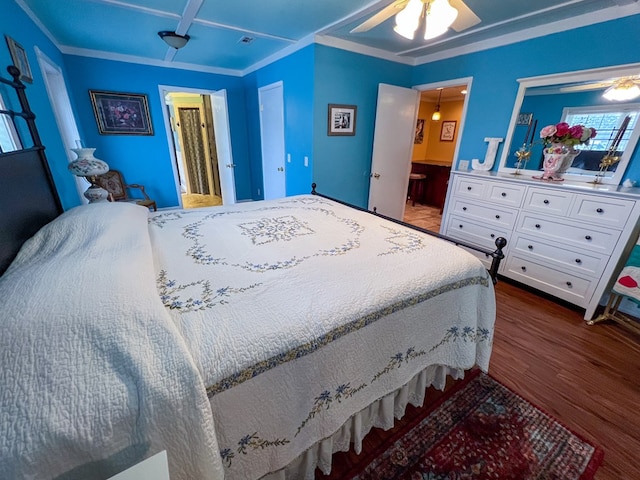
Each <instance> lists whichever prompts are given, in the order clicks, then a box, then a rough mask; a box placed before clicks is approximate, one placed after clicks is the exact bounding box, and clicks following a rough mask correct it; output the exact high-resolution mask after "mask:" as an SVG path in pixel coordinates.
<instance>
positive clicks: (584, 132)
mask: <svg viewBox="0 0 640 480" xmlns="http://www.w3.org/2000/svg"><path fill="white" fill-rule="evenodd" d="M595 136H596V129H595V128H590V127H585V126H584V125H574V126H572V127H571V126H569V124H568V123H566V122H560V123H558V124H557V125H547V126H546V127H544V128H543V129H542V130H540V138H541V139H542V141H543V142H544V144H545V146H549V145H550V144H552V143H561V144H563V145H566V146H567V147H569V148H570V149H573V147H574V146H575V145H586V144H588V143H589V140H591V139H592V138H593V137H595Z"/></svg>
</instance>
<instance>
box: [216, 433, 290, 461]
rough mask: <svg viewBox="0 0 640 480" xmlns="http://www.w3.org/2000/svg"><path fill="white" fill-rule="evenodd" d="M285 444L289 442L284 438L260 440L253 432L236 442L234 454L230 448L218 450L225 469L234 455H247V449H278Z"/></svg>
mask: <svg viewBox="0 0 640 480" xmlns="http://www.w3.org/2000/svg"><path fill="white" fill-rule="evenodd" d="M287 443H291V441H290V440H287V439H285V438H282V439H281V438H276V439H275V440H265V439H264V438H260V437H259V436H258V432H254V433H253V435H245V436H244V437H242V438H241V439H240V441H239V442H238V448H237V450H236V451H235V452H234V451H233V450H232V449H230V448H225V449H223V450H220V456H221V457H222V462H223V463H224V465H225V467H227V468H229V467H231V462H232V460H233V459H234V458H235V456H236V453H237V454H242V455H247V454H248V450H249V448H251V449H252V450H258V449H259V450H264V449H265V448H268V447H279V446H281V445H286V444H287Z"/></svg>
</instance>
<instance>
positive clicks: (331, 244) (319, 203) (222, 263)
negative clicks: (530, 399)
mask: <svg viewBox="0 0 640 480" xmlns="http://www.w3.org/2000/svg"><path fill="white" fill-rule="evenodd" d="M149 228H150V234H151V241H152V245H153V250H154V255H155V267H156V274H157V285H158V290H159V292H160V295H161V298H162V301H163V303H164V304H165V307H166V309H167V311H168V312H170V314H171V316H172V318H173V319H174V321H175V324H176V326H177V327H178V330H179V331H180V332H181V334H182V336H183V338H184V339H185V341H186V344H187V346H188V349H189V350H190V351H191V353H192V355H193V359H194V362H195V365H196V366H197V368H198V369H199V371H200V372H201V375H202V378H203V379H204V384H205V386H206V387H207V391H208V394H209V398H210V402H211V408H212V411H213V417H214V423H215V430H216V438H217V442H218V446H219V448H220V454H221V457H222V460H223V462H224V466H225V478H229V479H241V480H249V479H256V478H259V477H261V476H263V475H265V474H267V473H269V472H274V471H277V470H279V469H281V468H283V467H284V466H285V465H287V464H288V463H289V462H291V461H292V460H293V459H294V458H296V457H297V456H298V455H300V454H301V453H303V452H304V451H305V450H306V449H308V448H309V447H310V446H311V445H313V444H314V443H316V442H317V441H318V440H320V439H323V438H326V437H328V436H330V435H332V434H333V433H334V432H335V431H336V430H337V429H338V428H339V427H340V426H341V425H342V424H343V423H344V422H345V421H346V420H347V419H348V418H349V417H350V416H351V415H352V414H353V413H355V412H357V411H359V410H361V409H363V408H365V407H366V406H367V405H369V404H370V403H371V402H373V401H374V400H377V399H379V398H381V397H383V396H385V395H386V394H388V393H390V392H392V391H394V390H396V389H397V388H399V387H400V386H402V385H404V384H405V383H407V382H408V381H409V380H410V379H411V378H412V377H413V376H414V375H415V374H416V373H417V372H419V371H421V370H422V369H424V368H425V367H426V366H428V365H444V366H449V367H454V368H461V369H467V368H470V367H472V366H473V365H474V364H477V365H479V366H480V367H481V368H482V369H485V370H486V369H487V368H488V362H489V356H490V352H491V343H492V336H493V324H494V320H495V298H494V292H493V286H492V283H491V280H490V278H489V276H488V274H487V272H486V270H485V269H484V267H483V266H482V264H481V263H480V262H479V261H478V260H477V259H476V258H475V257H473V256H472V255H470V254H468V253H467V252H465V251H463V250H462V249H459V248H457V247H455V246H453V245H451V244H448V243H446V242H443V241H441V240H438V239H436V238H433V237H430V236H427V235H423V234H421V233H418V232H415V231H412V230H410V229H407V228H405V227H402V226H399V225H396V224H392V223H390V222H386V221H384V220H382V219H380V218H377V217H374V216H372V215H370V214H367V213H364V212H359V211H356V210H353V209H349V208H347V207H345V206H342V205H340V204H337V203H334V202H330V201H328V200H325V199H322V198H320V197H316V196H299V197H291V198H285V199H282V200H277V201H269V202H257V203H247V204H238V205H234V206H230V207H221V208H215V209H201V210H195V211H185V212H165V213H162V212H160V213H156V214H151V217H150V227H149Z"/></svg>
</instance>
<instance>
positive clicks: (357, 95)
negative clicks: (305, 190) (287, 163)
mask: <svg viewBox="0 0 640 480" xmlns="http://www.w3.org/2000/svg"><path fill="white" fill-rule="evenodd" d="M412 68H413V67H410V66H408V65H402V64H398V63H394V62H389V61H386V60H381V59H378V58H373V57H368V56H364V55H359V54H357V53H352V52H347V51H344V50H338V49H335V48H330V47H326V46H323V45H318V46H316V61H315V80H314V82H315V92H314V93H315V95H314V102H313V104H314V114H313V116H314V119H315V122H314V130H313V159H314V162H313V181H314V182H316V183H317V184H318V191H320V192H322V193H324V194H327V195H331V196H334V197H336V198H339V199H341V200H344V201H346V202H350V203H353V204H355V205H359V206H361V207H366V206H367V203H368V198H369V174H370V173H371V154H372V151H373V130H374V125H375V115H376V100H377V98H378V84H379V83H388V84H391V85H398V86H401V87H403V86H404V87H409V86H411V70H412ZM330 103H337V104H347V105H355V106H356V107H357V116H356V134H355V136H349V137H342V136H340V137H330V136H328V135H327V116H328V114H327V108H328V105H329V104H330Z"/></svg>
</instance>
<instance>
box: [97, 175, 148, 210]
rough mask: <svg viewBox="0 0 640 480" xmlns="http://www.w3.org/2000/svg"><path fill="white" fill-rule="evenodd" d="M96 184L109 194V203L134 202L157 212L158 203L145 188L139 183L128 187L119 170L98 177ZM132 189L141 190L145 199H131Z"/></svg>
mask: <svg viewBox="0 0 640 480" xmlns="http://www.w3.org/2000/svg"><path fill="white" fill-rule="evenodd" d="M96 183H97V184H98V185H100V186H101V187H102V188H104V189H105V190H106V191H107V192H109V201H111V202H132V203H136V204H138V205H142V206H143V207H147V208H152V209H153V211H154V212H155V211H156V210H157V207H156V202H155V201H154V200H151V199H150V198H149V195H147V192H145V191H144V186H143V185H139V184H137V183H132V184H130V185H127V184H126V183H125V182H124V179H123V178H122V173H120V172H119V171H118V170H109V171H108V172H107V173H105V174H104V175H98V176H97V177H96ZM130 189H138V190H140V192H141V193H142V196H143V197H144V198H131V197H129V195H128V190H130Z"/></svg>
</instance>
